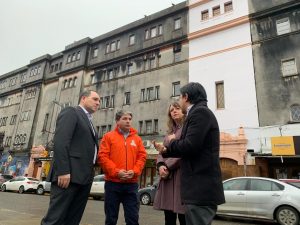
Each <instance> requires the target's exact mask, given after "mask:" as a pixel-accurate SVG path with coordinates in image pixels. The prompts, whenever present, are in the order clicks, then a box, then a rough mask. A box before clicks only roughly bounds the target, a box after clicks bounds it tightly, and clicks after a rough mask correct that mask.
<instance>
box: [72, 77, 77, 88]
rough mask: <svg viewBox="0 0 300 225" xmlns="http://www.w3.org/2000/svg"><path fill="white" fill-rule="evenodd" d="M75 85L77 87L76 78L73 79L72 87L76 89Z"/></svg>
mask: <svg viewBox="0 0 300 225" xmlns="http://www.w3.org/2000/svg"><path fill="white" fill-rule="evenodd" d="M76 85H77V77H74V82H73V86H74V87H76Z"/></svg>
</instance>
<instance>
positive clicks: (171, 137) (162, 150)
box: [152, 134, 175, 154]
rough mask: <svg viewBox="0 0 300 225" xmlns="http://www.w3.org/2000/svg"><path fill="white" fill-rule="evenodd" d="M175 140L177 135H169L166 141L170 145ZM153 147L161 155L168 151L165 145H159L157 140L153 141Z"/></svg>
mask: <svg viewBox="0 0 300 225" xmlns="http://www.w3.org/2000/svg"><path fill="white" fill-rule="evenodd" d="M173 139H175V134H171V135H168V136H167V137H166V141H167V142H168V143H170V141H171V140H173ZM152 143H153V145H154V148H155V149H156V150H157V151H158V152H159V153H160V154H162V153H165V152H166V151H167V148H166V147H165V146H164V145H163V144H159V143H157V142H156V141H155V140H153V141H152Z"/></svg>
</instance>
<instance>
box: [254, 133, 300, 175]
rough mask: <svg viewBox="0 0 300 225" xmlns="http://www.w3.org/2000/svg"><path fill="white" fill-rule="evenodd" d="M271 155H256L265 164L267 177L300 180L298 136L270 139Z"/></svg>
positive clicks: (258, 160) (299, 145)
mask: <svg viewBox="0 0 300 225" xmlns="http://www.w3.org/2000/svg"><path fill="white" fill-rule="evenodd" d="M271 143H272V154H264V155H262V154H261V155H256V162H265V165H266V166H267V168H266V170H267V174H268V177H271V178H275V179H283V178H290V179H292V178H293V179H300V136H280V137H272V138H271Z"/></svg>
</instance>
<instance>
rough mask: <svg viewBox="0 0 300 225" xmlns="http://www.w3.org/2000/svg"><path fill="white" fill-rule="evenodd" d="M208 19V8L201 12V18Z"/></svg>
mask: <svg viewBox="0 0 300 225" xmlns="http://www.w3.org/2000/svg"><path fill="white" fill-rule="evenodd" d="M208 19H209V14H208V10H205V11H202V12H201V20H208Z"/></svg>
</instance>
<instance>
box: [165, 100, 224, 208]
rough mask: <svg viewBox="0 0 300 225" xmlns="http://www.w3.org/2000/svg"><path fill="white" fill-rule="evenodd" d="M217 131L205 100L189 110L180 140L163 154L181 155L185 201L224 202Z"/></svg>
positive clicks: (216, 123) (210, 203)
mask: <svg viewBox="0 0 300 225" xmlns="http://www.w3.org/2000/svg"><path fill="white" fill-rule="evenodd" d="M219 150H220V132H219V126H218V122H217V120H216V118H215V116H214V114H213V113H212V112H211V111H210V110H209V109H208V107H207V105H206V102H205V101H202V102H199V103H197V104H195V105H194V106H193V107H192V108H191V109H190V111H189V113H188V116H187V118H186V121H185V123H184V126H183V128H182V133H181V137H180V139H179V140H172V141H171V143H170V145H169V146H167V153H166V154H164V155H163V156H164V157H181V197H182V201H183V203H185V204H195V205H203V206H216V205H219V204H222V203H224V202H225V198H224V191H223V185H222V178H221V169H220V163H219V160H220V159H219Z"/></svg>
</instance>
